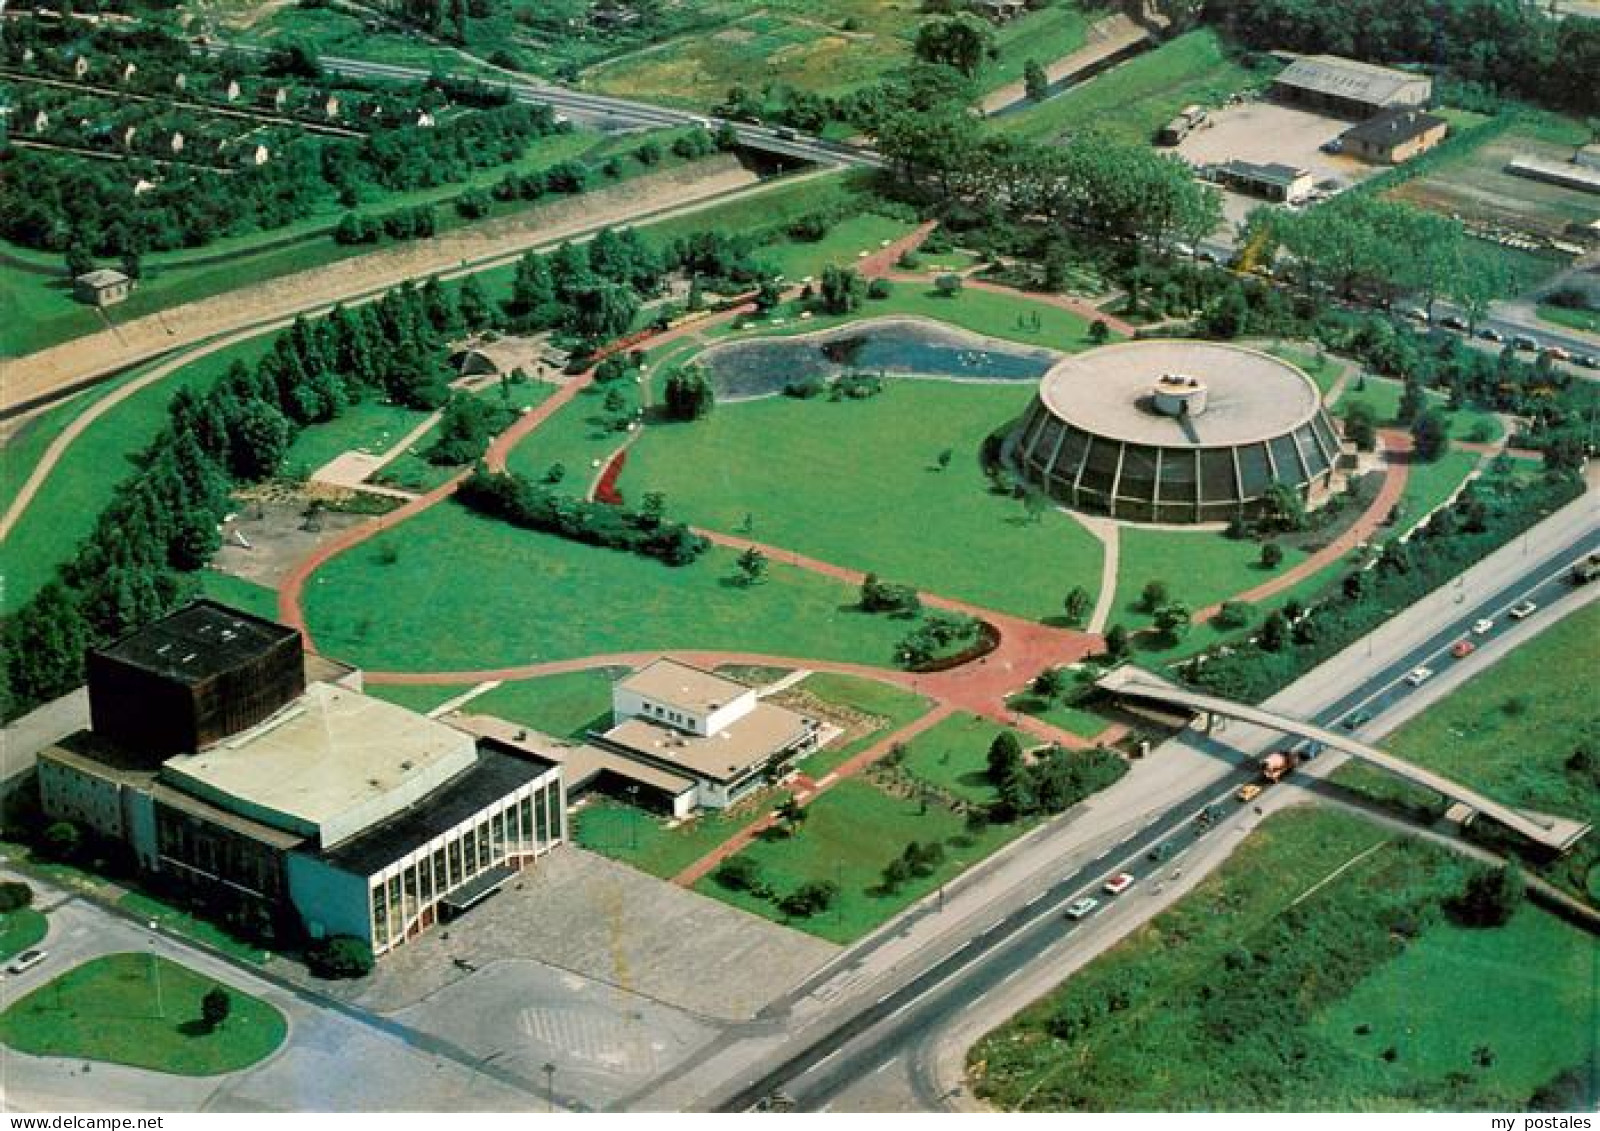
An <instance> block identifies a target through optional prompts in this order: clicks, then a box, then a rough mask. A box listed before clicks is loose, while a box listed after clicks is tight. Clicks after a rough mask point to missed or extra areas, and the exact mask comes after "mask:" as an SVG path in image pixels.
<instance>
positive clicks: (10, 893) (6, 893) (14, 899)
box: [0, 880, 33, 914]
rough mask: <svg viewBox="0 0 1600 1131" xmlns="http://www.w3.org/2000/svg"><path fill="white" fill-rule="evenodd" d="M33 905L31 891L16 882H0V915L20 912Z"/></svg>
mask: <svg viewBox="0 0 1600 1131" xmlns="http://www.w3.org/2000/svg"><path fill="white" fill-rule="evenodd" d="M32 904H33V889H32V888H31V887H29V886H28V885H27V884H25V883H22V882H21V881H18V880H5V881H3V882H0V914H6V913H8V912H11V911H21V910H22V909H23V908H24V907H28V906H31V905H32Z"/></svg>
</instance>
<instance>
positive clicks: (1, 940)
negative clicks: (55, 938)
mask: <svg viewBox="0 0 1600 1131" xmlns="http://www.w3.org/2000/svg"><path fill="white" fill-rule="evenodd" d="M49 929H50V921H49V920H48V919H46V918H45V917H44V914H43V913H42V912H39V911H35V910H34V909H33V908H31V907H24V908H22V909H21V910H19V911H3V912H0V962H8V961H10V960H11V958H12V956H13V955H16V954H19V953H21V952H22V951H24V950H27V949H28V948H29V947H30V946H37V945H38V944H39V942H40V940H42V939H43V938H44V936H45V932H47V931H48V930H49Z"/></svg>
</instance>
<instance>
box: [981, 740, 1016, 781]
mask: <svg viewBox="0 0 1600 1131" xmlns="http://www.w3.org/2000/svg"><path fill="white" fill-rule="evenodd" d="M987 765H988V772H989V780H990V781H991V782H992V783H994V784H995V785H999V784H1000V783H1002V782H1004V781H1005V780H1007V779H1008V778H1010V777H1012V776H1013V775H1015V774H1017V773H1018V772H1019V771H1020V770H1021V769H1022V743H1020V742H1018V741H1017V736H1016V735H1014V734H1012V733H1011V732H1010V731H1009V730H1003V731H1001V732H1000V733H999V734H997V735H995V736H994V739H993V741H991V742H990V743H989V755H988V762H987Z"/></svg>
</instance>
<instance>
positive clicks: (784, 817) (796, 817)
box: [778, 797, 807, 831]
mask: <svg viewBox="0 0 1600 1131" xmlns="http://www.w3.org/2000/svg"><path fill="white" fill-rule="evenodd" d="M806 816H807V814H806V807H805V806H804V805H802V804H800V802H799V801H798V800H797V799H796V798H793V797H786V798H784V799H783V804H782V805H780V806H778V819H779V820H781V821H783V822H784V823H785V824H787V825H788V826H789V829H790V831H793V830H795V829H798V828H799V827H800V826H801V825H803V824H805V823H806Z"/></svg>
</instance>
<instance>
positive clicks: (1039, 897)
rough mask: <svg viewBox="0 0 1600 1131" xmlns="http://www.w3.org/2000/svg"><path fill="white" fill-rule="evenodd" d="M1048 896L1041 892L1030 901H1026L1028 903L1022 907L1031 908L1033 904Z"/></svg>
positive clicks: (1046, 893)
mask: <svg viewBox="0 0 1600 1131" xmlns="http://www.w3.org/2000/svg"><path fill="white" fill-rule="evenodd" d="M1048 894H1050V893H1049V892H1043V891H1042V892H1040V893H1039V894H1038V895H1036V896H1034V897H1033V898H1032V899H1030V900H1028V902H1027V903H1024V904H1023V905H1022V906H1024V907H1032V906H1033V905H1034V904H1035V903H1038V902H1039V901H1040V900H1041V899H1043V898H1044V897H1045V896H1046V895H1048Z"/></svg>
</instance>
